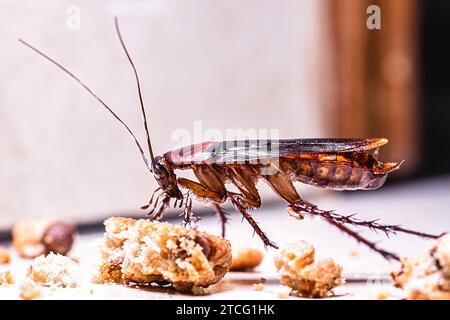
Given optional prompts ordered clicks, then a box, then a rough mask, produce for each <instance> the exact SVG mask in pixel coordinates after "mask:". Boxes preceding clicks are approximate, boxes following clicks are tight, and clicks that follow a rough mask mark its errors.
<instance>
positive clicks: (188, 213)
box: [181, 191, 200, 230]
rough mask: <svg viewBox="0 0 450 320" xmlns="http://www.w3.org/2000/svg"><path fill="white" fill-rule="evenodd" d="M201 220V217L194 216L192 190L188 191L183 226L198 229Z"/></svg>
mask: <svg viewBox="0 0 450 320" xmlns="http://www.w3.org/2000/svg"><path fill="white" fill-rule="evenodd" d="M199 221H200V218H198V217H194V216H193V213H192V198H191V191H188V192H187V194H186V201H185V207H184V212H183V222H182V224H181V225H182V226H183V227H189V228H191V229H194V230H196V229H197V227H198V224H197V223H198V222H199Z"/></svg>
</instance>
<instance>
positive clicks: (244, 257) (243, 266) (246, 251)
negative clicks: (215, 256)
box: [230, 248, 264, 271]
mask: <svg viewBox="0 0 450 320" xmlns="http://www.w3.org/2000/svg"><path fill="white" fill-rule="evenodd" d="M232 255H233V261H232V263H231V268H230V270H231V271H245V270H253V269H255V268H256V267H257V266H259V265H260V264H261V262H262V261H263V259H264V254H263V253H262V252H261V251H260V250H258V249H254V248H237V249H234V248H233V250H232Z"/></svg>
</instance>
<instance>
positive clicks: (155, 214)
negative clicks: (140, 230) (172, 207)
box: [149, 195, 171, 220]
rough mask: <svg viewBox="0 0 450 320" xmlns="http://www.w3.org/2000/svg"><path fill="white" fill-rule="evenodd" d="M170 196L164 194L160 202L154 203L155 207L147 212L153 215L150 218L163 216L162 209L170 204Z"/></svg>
mask: <svg viewBox="0 0 450 320" xmlns="http://www.w3.org/2000/svg"><path fill="white" fill-rule="evenodd" d="M170 199H171V198H170V196H168V195H166V196H164V198H163V199H162V200H161V202H160V203H159V205H158V204H155V207H154V208H153V209H152V211H151V212H150V213H149V215H153V216H152V217H151V220H160V219H161V218H162V216H163V213H164V210H166V208H167V207H168V206H169V204H170Z"/></svg>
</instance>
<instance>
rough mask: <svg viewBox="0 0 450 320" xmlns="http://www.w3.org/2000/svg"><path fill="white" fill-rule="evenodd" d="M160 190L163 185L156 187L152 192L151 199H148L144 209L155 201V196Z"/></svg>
mask: <svg viewBox="0 0 450 320" xmlns="http://www.w3.org/2000/svg"><path fill="white" fill-rule="evenodd" d="M159 190H161V187H158V188H156V189H155V190H154V191H153V192H152V196H151V197H150V200H149V201H148V204H146V205H144V206H142V207H141V209H142V210H147V209H148V208H149V207H150V206H151V204H152V202H153V198H154V197H155V193H156V192H158V191H159Z"/></svg>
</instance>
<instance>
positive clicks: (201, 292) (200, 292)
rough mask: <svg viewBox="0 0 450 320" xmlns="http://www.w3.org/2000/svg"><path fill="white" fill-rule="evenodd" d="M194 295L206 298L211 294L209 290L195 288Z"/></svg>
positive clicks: (192, 290) (193, 289)
mask: <svg viewBox="0 0 450 320" xmlns="http://www.w3.org/2000/svg"><path fill="white" fill-rule="evenodd" d="M191 292H192V294H194V295H196V296H204V295H207V294H208V293H209V291H208V288H204V287H198V286H194V287H192V289H191Z"/></svg>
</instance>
